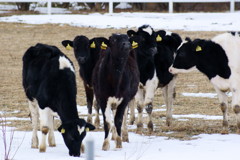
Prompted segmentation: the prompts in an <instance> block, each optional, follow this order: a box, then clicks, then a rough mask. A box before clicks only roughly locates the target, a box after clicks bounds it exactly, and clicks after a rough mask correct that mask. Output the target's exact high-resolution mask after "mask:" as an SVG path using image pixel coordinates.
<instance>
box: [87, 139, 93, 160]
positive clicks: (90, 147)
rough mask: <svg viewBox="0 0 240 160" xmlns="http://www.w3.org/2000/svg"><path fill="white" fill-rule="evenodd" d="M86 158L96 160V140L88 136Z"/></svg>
mask: <svg viewBox="0 0 240 160" xmlns="http://www.w3.org/2000/svg"><path fill="white" fill-rule="evenodd" d="M86 160H94V140H93V139H92V138H88V140H87V141H86Z"/></svg>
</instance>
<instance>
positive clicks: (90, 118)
mask: <svg viewBox="0 0 240 160" xmlns="http://www.w3.org/2000/svg"><path fill="white" fill-rule="evenodd" d="M87 122H88V123H91V124H92V116H88V118H87Z"/></svg>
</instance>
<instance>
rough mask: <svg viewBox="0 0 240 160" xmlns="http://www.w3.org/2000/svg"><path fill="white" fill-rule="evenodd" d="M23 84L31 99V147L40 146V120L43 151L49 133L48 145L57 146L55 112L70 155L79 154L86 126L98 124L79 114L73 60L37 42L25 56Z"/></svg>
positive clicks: (29, 100)
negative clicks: (92, 123) (87, 121)
mask: <svg viewBox="0 0 240 160" xmlns="http://www.w3.org/2000/svg"><path fill="white" fill-rule="evenodd" d="M22 76H23V81H22V83H23V87H24V90H25V93H26V96H27V98H28V102H29V108H30V111H31V116H32V126H33V135H32V145H31V146H32V148H38V136H37V130H38V121H39V119H40V130H41V131H42V141H41V143H40V146H39V151H40V152H45V151H46V136H47V134H49V135H48V143H49V146H51V147H54V146H56V143H55V138H54V122H53V114H54V113H55V112H56V113H57V114H58V115H59V117H60V119H61V121H62V125H61V126H60V127H59V128H58V130H59V131H60V132H61V133H62V136H63V139H64V142H65V144H66V146H67V147H68V149H69V155H70V156H80V146H81V144H82V140H83V139H84V137H85V135H86V128H89V129H90V130H93V129H94V128H95V127H94V126H93V125H91V124H88V123H86V121H85V120H84V119H80V118H79V117H78V112H77V107H76V94H77V90H76V81H75V71H74V67H73V65H72V62H71V61H70V60H69V59H68V58H67V57H66V56H65V55H64V54H63V53H62V52H61V51H60V50H59V49H58V48H57V47H55V46H49V45H45V44H40V43H38V44H36V45H35V46H32V47H30V48H29V49H28V50H27V51H26V52H25V54H24V56H23V71H22Z"/></svg>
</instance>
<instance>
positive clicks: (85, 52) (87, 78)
mask: <svg viewBox="0 0 240 160" xmlns="http://www.w3.org/2000/svg"><path fill="white" fill-rule="evenodd" d="M106 41H107V39H106V38H104V37H96V38H92V39H90V40H89V39H88V38H87V37H86V36H76V37H75V39H74V40H73V41H70V40H64V41H62V45H63V46H65V47H69V46H71V47H73V49H74V55H75V57H76V59H77V61H78V64H79V68H80V69H79V74H80V77H81V78H82V80H83V85H84V88H85V93H86V98H87V108H88V118H87V122H89V123H92V106H93V105H94V107H95V109H96V118H95V123H94V125H95V126H96V127H97V128H98V127H99V124H100V119H99V107H98V106H97V104H96V103H95V100H94V94H93V88H92V73H93V69H94V67H95V65H96V63H97V61H98V59H99V57H100V54H99V52H100V49H101V48H100V46H101V44H102V43H103V42H106Z"/></svg>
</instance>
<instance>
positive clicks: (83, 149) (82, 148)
mask: <svg viewBox="0 0 240 160" xmlns="http://www.w3.org/2000/svg"><path fill="white" fill-rule="evenodd" d="M80 151H81V153H84V152H85V146H84V144H82V145H81V149H80Z"/></svg>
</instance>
